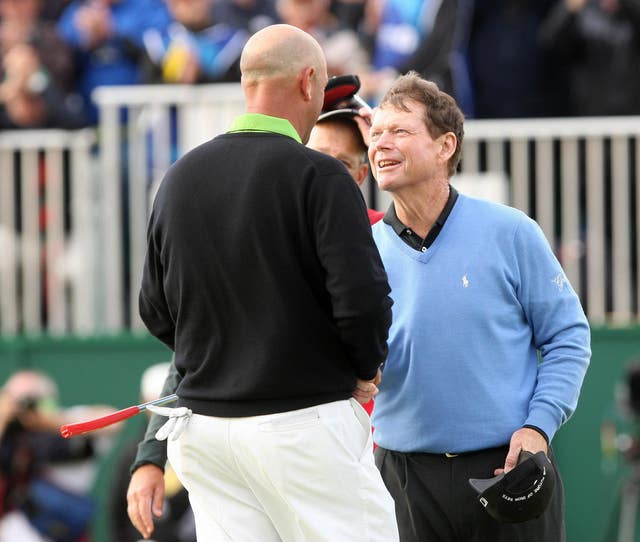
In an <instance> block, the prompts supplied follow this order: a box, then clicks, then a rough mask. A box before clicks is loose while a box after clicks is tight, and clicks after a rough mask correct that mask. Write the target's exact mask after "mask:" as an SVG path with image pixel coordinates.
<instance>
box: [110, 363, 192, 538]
mask: <svg viewBox="0 0 640 542" xmlns="http://www.w3.org/2000/svg"><path fill="white" fill-rule="evenodd" d="M170 365H171V363H169V362H166V363H157V364H155V365H152V366H151V367H148V368H147V369H146V370H145V371H144V373H143V374H142V379H141V380H140V400H141V402H143V403H146V402H149V401H154V400H155V399H158V398H159V397H161V396H162V393H161V392H162V386H163V384H164V381H165V379H166V378H167V375H168V371H169V366H170ZM147 412H148V413H149V414H150V412H149V411H147ZM143 431H144V429H143ZM142 436H143V435H140V439H142ZM140 439H138V440H140ZM156 442H159V441H156ZM161 444H162V445H164V442H162V443H161ZM136 450H137V441H136V442H135V443H134V444H133V445H129V446H126V447H125V448H124V451H123V452H122V453H121V455H120V457H119V460H118V462H117V464H118V468H117V469H116V471H115V474H114V478H113V485H112V487H111V491H110V507H109V509H110V510H109V511H110V519H111V537H110V540H114V541H117V542H137V541H138V540H140V534H139V533H138V531H136V529H135V528H134V527H133V525H131V522H130V521H129V517H128V516H127V486H128V485H129V479H130V474H129V467H130V466H131V463H133V460H134V458H135V456H136ZM162 508H163V515H162V517H160V518H156V519H155V521H154V523H155V528H154V532H153V539H154V540H155V542H196V537H195V524H194V520H193V512H192V511H191V507H190V506H189V496H188V494H187V491H186V489H184V487H183V486H182V484H181V483H180V481H179V480H178V478H177V476H176V474H175V471H174V470H173V469H172V468H171V465H170V464H168V463H167V464H166V465H164V502H163V507H162Z"/></svg>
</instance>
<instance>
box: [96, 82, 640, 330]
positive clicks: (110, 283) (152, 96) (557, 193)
mask: <svg viewBox="0 0 640 542" xmlns="http://www.w3.org/2000/svg"><path fill="white" fill-rule="evenodd" d="M94 98H95V100H96V102H97V103H98V104H99V107H100V113H101V115H100V134H101V159H100V178H101V184H102V186H103V189H104V192H103V194H102V198H101V202H102V203H101V205H102V222H101V224H102V228H101V239H102V245H101V246H103V247H104V250H103V251H102V253H101V255H102V256H103V258H102V260H101V261H100V264H99V267H100V268H101V269H102V274H101V275H100V283H99V288H98V289H99V291H100V292H101V293H102V296H103V297H102V302H101V307H103V309H104V313H103V314H102V321H101V327H102V328H103V329H104V330H106V331H113V332H118V331H120V330H121V329H123V328H132V329H134V330H142V329H143V326H142V324H141V322H140V321H139V318H138V312H137V292H138V289H139V283H140V272H141V265H142V262H143V259H144V250H145V224H146V221H147V219H148V212H149V202H150V201H151V199H152V196H153V193H154V190H155V188H156V187H157V184H158V183H159V182H160V180H161V179H162V176H163V175H164V172H165V171H166V169H167V168H168V167H169V165H170V164H171V163H172V162H173V161H174V160H175V159H176V158H177V157H179V156H182V155H183V154H184V153H185V152H186V151H188V150H189V149H191V148H193V147H194V146H196V145H197V144H199V143H201V142H203V141H205V140H207V139H210V138H211V137H214V136H215V135H217V134H219V133H222V132H224V131H225V130H226V129H227V128H228V126H229V124H230V122H231V119H232V118H233V117H234V116H235V115H237V114H239V113H241V112H242V111H243V96H242V93H241V90H240V87H239V85H237V84H221V85H205V86H197V87H190V86H141V87H140V86H138V87H104V88H101V89H98V90H97V91H96V93H95V95H94ZM123 111H126V114H127V115H128V122H126V123H123V122H122V119H121V116H122V114H123ZM465 132H466V135H465V143H464V148H463V161H462V166H461V173H460V177H459V178H456V177H454V179H453V180H452V183H453V184H454V185H456V182H457V181H458V180H460V183H461V191H462V192H464V191H465V189H466V188H464V187H463V186H462V185H463V184H464V185H465V186H469V184H468V183H470V182H471V183H473V182H474V178H480V179H484V180H483V181H481V182H485V183H486V182H487V179H492V181H491V182H492V183H494V188H493V189H491V190H493V191H494V192H495V190H497V191H498V192H500V193H501V194H502V195H501V196H499V197H498V196H496V197H498V199H504V194H505V193H506V194H507V198H508V200H507V201H508V203H509V204H510V205H513V206H514V207H517V208H520V209H522V210H523V211H524V212H526V213H528V214H529V215H530V216H532V217H533V218H534V219H536V220H537V221H538V223H539V224H540V226H541V227H542V229H543V231H544V232H545V234H546V235H547V238H548V239H549V242H550V243H551V245H552V247H553V248H554V250H555V251H556V253H557V254H558V257H559V258H560V260H561V262H562V264H563V266H564V268H565V270H566V272H567V275H568V277H569V279H570V280H571V282H572V284H573V285H574V287H575V288H576V290H577V291H578V293H579V294H580V296H581V299H582V301H583V304H584V306H585V309H586V311H587V314H588V316H589V318H590V320H591V322H592V323H593V324H604V323H609V324H621V325H625V324H630V323H635V322H637V321H638V319H639V314H638V313H639V310H638V304H639V302H640V300H639V292H638V289H639V286H638V285H639V283H640V264H639V260H640V236H639V235H638V233H637V232H638V227H639V224H638V222H639V220H640V219H639V218H638V213H639V210H640V186H639V180H638V159H639V157H640V154H639V149H640V139H639V136H640V118H637V117H626V118H622V117H621V118H580V119H534V120H532V119H524V120H501V121H476V120H468V121H467V122H466V125H465ZM478 176H479V177H478ZM496 179H502V181H496ZM496 182H498V184H497V185H496V184H495V183H496ZM498 186H499V187H498ZM496 187H498V188H496ZM470 190H471V189H470ZM483 190H484V189H483ZM634 195H635V197H633V196H634ZM389 201H390V198H389V196H388V194H382V193H378V192H377V191H375V190H374V191H373V203H377V204H376V207H377V208H378V209H381V210H384V209H385V208H386V207H387V205H388V203H389ZM122 202H125V203H126V207H124V208H123V207H122ZM370 203H371V202H370ZM124 212H126V213H127V215H126V220H119V219H118V218H120V219H122V218H123V216H124V215H123V213H124ZM123 224H125V227H124V229H122V225H123Z"/></svg>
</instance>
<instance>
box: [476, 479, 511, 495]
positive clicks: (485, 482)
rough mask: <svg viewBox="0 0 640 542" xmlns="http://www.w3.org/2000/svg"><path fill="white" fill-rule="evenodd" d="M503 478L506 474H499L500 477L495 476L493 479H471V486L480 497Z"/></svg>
mask: <svg viewBox="0 0 640 542" xmlns="http://www.w3.org/2000/svg"><path fill="white" fill-rule="evenodd" d="M503 478H504V474H498V476H494V477H493V478H469V484H470V485H471V487H472V488H473V489H475V490H476V491H477V492H478V495H480V494H481V493H483V492H485V491H486V490H487V489H489V488H490V487H492V486H494V485H495V484H497V483H498V482H499V481H500V480H502V479H503Z"/></svg>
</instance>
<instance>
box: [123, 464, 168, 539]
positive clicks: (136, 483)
mask: <svg viewBox="0 0 640 542" xmlns="http://www.w3.org/2000/svg"><path fill="white" fill-rule="evenodd" d="M163 500H164V473H163V472H162V469H161V468H160V467H158V466H157V465H152V464H148V465H142V466H141V467H138V468H137V469H136V470H135V471H134V473H133V474H132V475H131V481H130V482H129V489H128V490H127V503H128V506H127V513H128V514H129V519H130V520H131V523H133V526H134V527H135V528H136V529H138V531H139V532H140V534H141V535H142V536H143V537H144V538H149V537H150V536H151V533H152V532H153V518H152V517H151V513H152V512H153V515H154V516H155V517H157V518H159V517H160V516H162V502H163Z"/></svg>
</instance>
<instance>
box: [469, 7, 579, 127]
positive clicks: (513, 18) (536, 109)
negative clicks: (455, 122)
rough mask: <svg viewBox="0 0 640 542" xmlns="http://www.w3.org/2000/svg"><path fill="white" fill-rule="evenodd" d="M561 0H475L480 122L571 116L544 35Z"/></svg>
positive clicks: (472, 51)
mask: <svg viewBox="0 0 640 542" xmlns="http://www.w3.org/2000/svg"><path fill="white" fill-rule="evenodd" d="M554 3H555V0H475V2H474V6H473V16H472V18H471V23H470V26H469V37H468V62H469V70H470V79H471V87H472V89H473V111H474V115H475V116H476V117H477V118H485V119H486V118H514V117H515V118H517V117H541V116H557V115H565V114H566V112H567V99H566V94H567V93H566V87H565V83H564V77H563V73H562V70H560V66H559V65H558V63H557V61H556V60H555V59H554V58H553V56H552V55H548V54H546V53H545V51H544V49H543V48H542V47H541V45H540V42H539V38H538V34H539V31H540V25H541V23H542V21H543V20H544V19H545V17H546V16H547V14H548V13H549V10H550V8H551V6H552V5H553V4H554Z"/></svg>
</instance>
